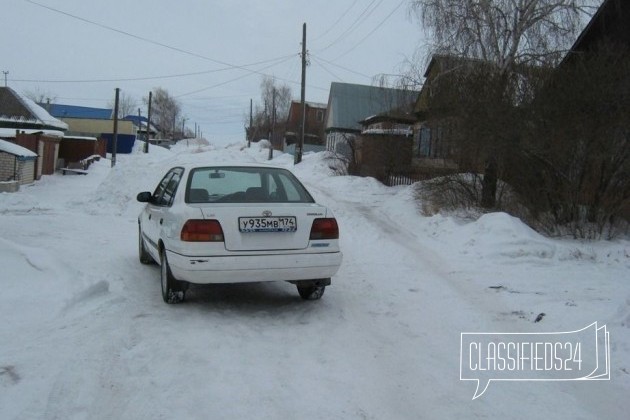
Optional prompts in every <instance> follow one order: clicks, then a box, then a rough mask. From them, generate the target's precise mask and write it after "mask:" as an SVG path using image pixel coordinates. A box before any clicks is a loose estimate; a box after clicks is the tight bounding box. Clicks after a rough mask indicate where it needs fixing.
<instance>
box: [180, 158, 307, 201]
mask: <svg viewBox="0 0 630 420" xmlns="http://www.w3.org/2000/svg"><path fill="white" fill-rule="evenodd" d="M186 202H187V203H313V202H315V201H314V200H313V197H311V195H310V194H309V193H308V191H307V190H306V188H304V186H303V185H302V184H301V183H300V181H298V179H297V178H296V177H295V176H294V175H293V174H292V173H291V172H289V171H287V170H286V169H280V168H265V167H237V166H225V167H207V168H195V169H193V170H192V171H191V172H190V176H189V178H188V187H187V190H186Z"/></svg>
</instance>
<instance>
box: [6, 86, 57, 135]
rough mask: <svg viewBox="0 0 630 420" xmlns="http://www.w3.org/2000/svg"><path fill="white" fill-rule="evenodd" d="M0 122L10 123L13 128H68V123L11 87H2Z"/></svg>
mask: <svg viewBox="0 0 630 420" xmlns="http://www.w3.org/2000/svg"><path fill="white" fill-rule="evenodd" d="M0 123H5V124H6V123H9V124H10V127H11V128H21V127H20V125H24V128H43V129H46V128H48V129H57V130H62V131H65V130H67V129H68V124H66V123H65V122H63V121H59V120H58V119H56V118H55V117H53V116H52V115H50V114H49V113H48V112H47V111H46V110H45V109H44V108H42V107H41V106H39V105H37V104H36V103H35V102H34V101H32V100H30V99H29V98H27V97H26V96H23V95H21V94H19V93H17V92H16V91H14V90H13V89H11V88H9V87H0ZM5 126H6V125H5Z"/></svg>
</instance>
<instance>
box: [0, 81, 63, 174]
mask: <svg viewBox="0 0 630 420" xmlns="http://www.w3.org/2000/svg"><path fill="white" fill-rule="evenodd" d="M67 129H68V125H67V124H66V123H64V122H62V121H59V120H58V119H56V118H54V117H52V116H51V115H50V114H49V113H48V112H47V111H46V110H45V109H44V108H42V107H41V106H39V105H37V104H36V103H35V102H33V101H32V100H30V99H28V98H26V97H24V96H22V95H20V94H19V93H17V92H16V91H14V90H13V89H11V88H8V87H4V88H0V138H2V139H5V140H8V141H10V142H12V143H14V144H17V145H19V146H22V147H24V148H26V149H28V150H30V151H32V152H33V153H35V154H36V155H37V158H36V162H35V168H34V178H35V179H39V178H40V177H41V176H42V175H51V174H53V173H54V172H55V170H56V169H57V159H58V155H59V143H60V142H61V139H62V138H63V135H64V132H65V131H66V130H67Z"/></svg>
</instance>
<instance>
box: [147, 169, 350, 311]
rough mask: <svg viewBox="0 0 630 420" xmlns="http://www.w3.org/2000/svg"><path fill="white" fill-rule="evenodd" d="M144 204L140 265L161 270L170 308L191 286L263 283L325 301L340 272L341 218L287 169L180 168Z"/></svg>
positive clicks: (165, 299) (164, 297)
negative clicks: (284, 285) (283, 284)
mask: <svg viewBox="0 0 630 420" xmlns="http://www.w3.org/2000/svg"><path fill="white" fill-rule="evenodd" d="M137 199H138V201H140V202H142V203H146V206H145V207H144V209H143V210H142V213H140V216H139V217H138V225H139V254H140V261H141V262H142V263H144V264H149V263H152V262H154V261H155V262H157V263H158V264H160V266H161V270H160V271H161V276H160V277H161V283H162V297H163V299H164V301H165V302H167V303H178V302H181V301H182V300H183V299H184V296H185V293H186V290H187V289H188V285H189V284H190V283H196V284H209V283H241V282H263V281H289V282H291V283H293V284H295V285H296V286H297V289H298V292H299V294H300V296H301V297H302V298H303V299H308V300H313V299H319V298H320V297H321V296H322V295H323V293H324V290H325V288H326V286H328V285H330V278H331V277H332V276H334V275H335V274H336V273H337V270H338V269H339V266H340V265H341V260H342V254H341V251H340V250H339V228H338V226H337V221H336V219H335V218H334V216H333V214H332V213H331V211H330V210H329V209H328V208H326V207H325V206H322V205H319V204H317V203H315V200H314V199H313V197H312V196H311V195H310V194H309V192H308V191H307V190H306V188H305V187H304V186H303V185H302V184H301V183H300V181H299V180H298V179H297V178H296V177H295V176H294V175H293V174H292V173H291V172H290V171H288V170H287V169H283V168H280V167H274V166H267V165H261V164H256V165H253V164H236V165H218V166H199V165H181V166H177V167H174V168H172V169H170V170H169V171H168V172H167V173H166V175H165V176H164V178H162V181H161V182H160V183H159V185H158V186H157V188H156V189H155V191H154V192H153V193H151V192H148V191H147V192H141V193H140V194H138V197H137Z"/></svg>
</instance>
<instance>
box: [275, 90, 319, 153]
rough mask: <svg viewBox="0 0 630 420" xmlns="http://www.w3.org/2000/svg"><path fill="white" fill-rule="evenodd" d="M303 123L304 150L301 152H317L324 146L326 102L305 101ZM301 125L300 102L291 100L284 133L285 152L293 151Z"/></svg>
mask: <svg viewBox="0 0 630 420" xmlns="http://www.w3.org/2000/svg"><path fill="white" fill-rule="evenodd" d="M305 108H306V112H305V117H306V118H305V122H306V123H305V124H304V150H302V152H312V151H313V152H319V151H322V150H324V149H325V148H326V132H325V129H326V126H325V124H326V104H318V103H314V102H306V104H305ZM301 126H302V103H301V102H300V101H293V102H291V107H290V108H289V117H288V118H287V125H286V132H285V134H284V143H285V149H284V150H285V152H287V153H293V152H294V151H295V147H296V144H297V143H298V142H299V140H300V135H301V128H302V127H301Z"/></svg>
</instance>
